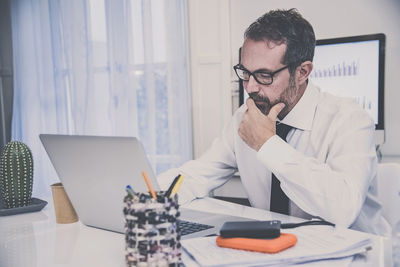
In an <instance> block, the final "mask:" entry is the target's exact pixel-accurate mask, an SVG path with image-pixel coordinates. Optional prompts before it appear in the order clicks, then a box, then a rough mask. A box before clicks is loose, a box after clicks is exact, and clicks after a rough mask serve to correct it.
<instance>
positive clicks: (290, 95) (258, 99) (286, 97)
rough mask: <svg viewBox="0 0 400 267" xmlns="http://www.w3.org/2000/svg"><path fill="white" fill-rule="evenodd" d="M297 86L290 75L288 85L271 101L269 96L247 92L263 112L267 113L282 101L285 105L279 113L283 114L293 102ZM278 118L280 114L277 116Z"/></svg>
mask: <svg viewBox="0 0 400 267" xmlns="http://www.w3.org/2000/svg"><path fill="white" fill-rule="evenodd" d="M297 91H298V90H297V88H296V83H295V81H294V77H292V75H291V76H290V78H289V85H288V87H286V88H285V90H284V91H283V92H282V94H281V95H280V96H279V98H278V99H277V100H275V101H273V102H271V101H270V100H269V98H267V97H264V96H261V95H259V94H258V93H257V92H253V93H250V94H249V97H250V98H251V99H253V101H254V103H255V104H256V106H257V108H258V109H259V110H260V111H261V112H262V113H263V114H264V115H268V114H269V112H270V111H271V108H272V107H273V106H275V105H276V104H278V103H284V104H285V107H284V108H283V109H282V111H281V112H280V113H279V114H284V115H286V114H287V113H288V109H289V108H290V107H291V105H292V104H293V102H294V101H295V99H296V96H297ZM278 117H279V119H283V118H281V116H279V115H278Z"/></svg>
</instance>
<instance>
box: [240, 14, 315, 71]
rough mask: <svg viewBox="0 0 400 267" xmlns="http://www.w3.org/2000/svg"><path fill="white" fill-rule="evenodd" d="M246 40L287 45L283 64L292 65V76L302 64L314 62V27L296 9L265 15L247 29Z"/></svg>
mask: <svg viewBox="0 0 400 267" xmlns="http://www.w3.org/2000/svg"><path fill="white" fill-rule="evenodd" d="M244 38H245V39H246V38H248V39H251V40H253V41H263V40H264V41H273V42H276V43H278V44H281V43H285V44H286V52H285V55H284V57H283V62H282V64H285V65H288V64H290V66H289V72H290V73H291V74H292V73H293V72H294V70H295V69H296V67H297V66H299V65H300V64H301V63H302V62H304V61H308V60H309V61H312V60H313V58H314V49H315V34H314V30H313V27H312V26H311V24H310V23H309V22H308V21H307V20H305V19H304V18H303V17H302V16H301V14H300V13H299V12H298V11H297V10H296V9H294V8H292V9H289V10H279V9H278V10H271V11H269V12H268V13H266V14H264V15H263V16H261V17H260V18H258V19H257V20H256V21H255V22H253V23H252V24H251V25H250V26H249V27H248V28H247V29H246V31H245V33H244Z"/></svg>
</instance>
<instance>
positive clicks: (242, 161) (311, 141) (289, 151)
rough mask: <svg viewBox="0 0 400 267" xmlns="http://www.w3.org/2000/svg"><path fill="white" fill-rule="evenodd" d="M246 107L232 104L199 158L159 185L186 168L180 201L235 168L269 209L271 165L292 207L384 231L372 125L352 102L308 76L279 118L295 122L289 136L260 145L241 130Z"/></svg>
mask: <svg viewBox="0 0 400 267" xmlns="http://www.w3.org/2000/svg"><path fill="white" fill-rule="evenodd" d="M246 110H247V106H246V105H243V106H241V107H240V108H239V109H238V110H237V111H236V112H235V114H234V115H233V117H232V119H231V121H230V122H229V123H228V124H227V125H226V126H225V128H224V130H223V133H222V135H221V136H220V137H219V138H217V139H216V140H215V141H214V142H213V144H212V146H211V147H210V148H209V149H208V150H207V151H206V153H205V154H204V155H202V156H201V157H200V158H199V159H197V160H192V161H189V162H187V163H186V164H184V165H183V166H181V167H180V168H178V169H172V170H169V171H167V172H165V173H163V174H161V175H160V176H159V177H158V179H159V182H160V185H161V187H162V188H167V187H168V185H169V183H170V182H171V179H173V178H174V177H175V175H176V174H177V173H182V174H184V176H185V180H184V182H183V184H182V187H181V190H180V193H179V197H180V200H181V203H184V202H187V201H190V200H192V199H194V198H201V197H204V196H208V194H209V192H210V191H211V190H213V189H214V188H216V187H218V186H221V185H222V184H223V183H225V182H226V181H227V180H228V179H229V178H230V177H232V176H233V174H234V173H235V172H236V171H239V174H240V178H241V181H242V184H243V187H244V189H245V191H246V193H247V196H248V198H249V201H250V203H251V205H252V206H253V207H256V208H261V209H266V210H269V208H270V191H271V172H273V173H274V174H275V175H276V177H277V178H278V179H279V180H280V182H281V188H282V190H283V191H284V192H285V194H286V195H287V196H288V197H289V199H290V209H289V210H290V212H289V213H290V215H293V216H297V217H302V218H306V219H309V218H312V217H321V218H323V219H325V220H327V221H330V222H332V223H335V224H337V225H341V226H344V227H350V228H353V229H357V230H361V231H364V232H369V233H375V234H383V235H388V234H389V231H390V226H389V224H388V223H387V222H386V220H385V219H384V218H383V217H382V216H381V212H380V209H381V206H380V204H379V203H378V201H377V198H376V173H377V158H376V151H375V143H374V140H375V138H374V129H375V125H374V122H373V120H372V118H371V117H370V116H369V115H368V114H367V113H366V112H365V111H364V110H363V109H362V108H361V107H360V106H359V105H358V104H357V103H355V102H354V101H352V100H350V99H347V98H340V97H336V96H333V95H330V94H328V93H321V92H320V90H319V88H317V87H315V86H314V85H312V84H311V82H309V84H308V86H307V88H306V90H305V92H304V94H303V96H302V97H301V99H300V101H299V102H298V103H297V104H296V106H295V107H294V108H293V110H291V111H290V113H289V114H288V115H287V116H286V117H285V118H284V119H283V120H282V123H285V124H287V125H290V126H292V127H294V129H292V130H291V131H290V132H289V134H288V136H287V141H288V142H287V143H286V142H285V141H284V140H282V139H281V138H280V137H278V136H277V135H275V136H273V137H271V138H270V139H269V140H268V141H266V142H265V143H264V144H263V146H262V147H261V149H260V150H259V151H258V152H257V151H255V150H253V149H252V148H250V147H249V146H248V145H247V144H246V143H244V141H243V140H242V139H241V138H240V136H239V135H238V127H239V125H240V122H241V119H242V116H243V114H244V113H245V112H246Z"/></svg>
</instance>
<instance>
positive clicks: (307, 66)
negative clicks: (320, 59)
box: [296, 61, 313, 84]
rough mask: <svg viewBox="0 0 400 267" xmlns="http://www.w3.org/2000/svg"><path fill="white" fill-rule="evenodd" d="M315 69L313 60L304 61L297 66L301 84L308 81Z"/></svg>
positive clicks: (298, 78)
mask: <svg viewBox="0 0 400 267" xmlns="http://www.w3.org/2000/svg"><path fill="white" fill-rule="evenodd" d="M312 70H313V63H312V62H311V61H304V62H303V63H301V64H300V66H298V67H297V70H296V74H297V80H298V83H299V84H303V83H305V82H306V81H307V79H308V76H309V75H310V73H311V71H312Z"/></svg>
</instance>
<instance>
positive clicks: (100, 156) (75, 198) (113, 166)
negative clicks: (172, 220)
mask: <svg viewBox="0 0 400 267" xmlns="http://www.w3.org/2000/svg"><path fill="white" fill-rule="evenodd" d="M39 137H40V140H41V141H42V144H43V146H44V148H45V150H46V152H47V154H48V156H49V158H50V161H51V162H52V164H53V166H54V168H55V170H56V172H57V174H58V177H59V179H60V181H61V182H62V183H63V185H64V188H65V190H66V192H67V194H68V196H69V198H70V200H71V202H72V205H73V206H74V208H75V210H76V212H77V214H78V216H79V219H80V220H81V222H82V223H84V224H85V225H87V226H92V227H96V228H101V229H105V230H110V231H114V232H119V233H124V218H123V213H122V208H123V198H124V196H125V194H126V191H125V187H126V186H127V185H131V186H132V187H133V189H134V190H135V191H136V192H147V191H148V189H147V187H146V184H145V182H144V180H143V178H142V175H141V173H142V171H146V172H147V174H148V176H149V179H150V182H151V184H152V185H153V187H154V189H155V190H159V189H160V188H159V185H158V182H157V179H156V176H155V175H154V172H153V170H152V168H151V166H150V164H149V161H148V159H147V157H146V154H145V152H144V149H143V146H142V144H141V143H140V141H139V140H138V139H137V138H135V137H105V136H78V135H51V134H41V135H39ZM180 210H181V218H180V219H181V220H183V221H189V222H195V223H198V224H200V225H198V226H204V227H200V228H204V230H200V231H197V232H194V233H191V234H186V235H184V233H183V234H182V239H188V238H193V237H199V236H207V235H212V234H217V233H218V232H219V229H220V227H221V226H222V224H223V223H224V222H225V221H245V220H248V219H246V218H242V217H234V216H228V215H219V214H214V213H206V212H200V211H195V210H190V209H185V208H180ZM181 226H182V227H183V225H181ZM190 226H191V227H193V226H195V225H193V224H190ZM205 226H211V227H205Z"/></svg>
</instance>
